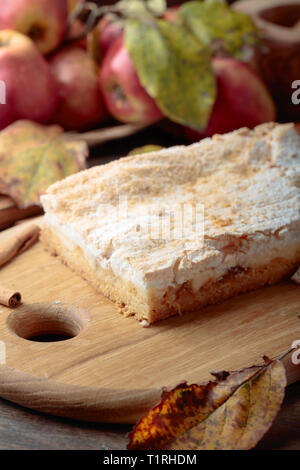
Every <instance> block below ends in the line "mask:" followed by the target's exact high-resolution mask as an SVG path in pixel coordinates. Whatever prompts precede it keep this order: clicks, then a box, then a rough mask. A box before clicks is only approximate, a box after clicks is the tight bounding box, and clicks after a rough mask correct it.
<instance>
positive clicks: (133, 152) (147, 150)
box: [128, 144, 164, 156]
mask: <svg viewBox="0 0 300 470" xmlns="http://www.w3.org/2000/svg"><path fill="white" fill-rule="evenodd" d="M163 148H164V147H162V146H161V145H154V144H148V145H143V146H142V147H137V148H135V149H132V150H131V151H130V152H129V154H128V155H130V156H132V155H141V154H142V153H151V152H156V151H157V150H161V149H163Z"/></svg>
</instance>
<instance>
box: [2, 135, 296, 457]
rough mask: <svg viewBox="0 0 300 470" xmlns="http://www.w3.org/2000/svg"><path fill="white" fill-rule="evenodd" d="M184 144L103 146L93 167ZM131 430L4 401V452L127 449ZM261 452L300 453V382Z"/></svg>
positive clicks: (161, 139)
mask: <svg viewBox="0 0 300 470" xmlns="http://www.w3.org/2000/svg"><path fill="white" fill-rule="evenodd" d="M150 143H155V144H159V145H173V144H176V143H180V141H178V140H176V139H175V138H174V137H171V136H168V137H166V134H164V133H163V132H161V131H158V130H155V131H149V130H148V131H144V132H142V133H140V134H139V135H137V136H132V137H130V138H127V139H124V140H121V141H118V142H113V143H109V144H105V145H103V146H102V147H101V148H98V149H94V150H93V151H92V158H91V160H90V165H91V166H92V165H97V164H101V163H106V162H107V161H110V160H111V159H113V158H116V157H117V156H119V155H125V154H126V153H128V151H130V150H131V149H132V148H134V147H138V146H142V145H145V144H150ZM130 429H131V427H130V426H120V425H101V424H94V423H84V422H78V421H71V420H64V419H60V418H55V417H52V416H48V415H43V414H40V413H37V412H33V411H31V410H27V409H24V408H21V407H19V406H17V405H15V404H12V403H9V402H7V401H5V400H2V399H0V450H4V449H9V450H17V449H19V450H21V449H26V450H31V449H34V450H54V449H55V450H75V449H77V450H117V449H125V448H126V442H127V439H126V434H127V432H128V431H130ZM257 449H284V450H288V449H289V450H300V382H298V383H296V384H293V385H291V386H289V387H288V388H287V393H286V398H285V401H284V404H283V406H282V409H281V411H280V413H279V415H278V417H277V419H276V420H275V422H274V423H273V426H272V428H271V429H270V430H269V432H268V433H267V434H266V435H265V437H264V439H263V440H262V441H261V442H260V443H259V445H258V446H257Z"/></svg>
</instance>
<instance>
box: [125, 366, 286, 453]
mask: <svg viewBox="0 0 300 470" xmlns="http://www.w3.org/2000/svg"><path fill="white" fill-rule="evenodd" d="M265 361H266V363H265V364H264V365H263V366H254V367H251V368H248V369H243V370H240V371H237V372H232V373H228V372H222V373H218V374H214V375H215V377H216V380H215V381H211V382H209V383H207V384H206V385H196V384H193V385H187V384H186V383H184V384H180V385H178V386H177V387H175V388H174V389H173V390H171V391H164V392H163V394H162V399H161V402H160V404H159V405H157V406H156V407H155V408H153V409H152V410H151V411H150V412H149V413H148V414H147V415H146V416H144V417H142V418H141V419H140V421H139V422H138V423H137V424H136V426H135V428H134V430H133V431H132V432H131V433H130V434H129V444H128V447H127V448H128V449H146V450H152V449H164V450H167V449H168V450H169V449H173V450H218V449H219V450H236V449H240V450H241V449H245V450H246V449H251V448H253V447H254V446H255V445H256V444H257V442H258V441H259V440H260V439H261V438H262V436H263V435H264V434H265V433H266V431H267V430H268V429H269V427H270V426H271V424H272V422H273V420H274V418H275V417H276V415H277V413H278V411H279V409H280V406H281V403H282V400H283V398H284V391H285V386H286V376H285V369H284V366H283V365H282V363H281V362H280V361H278V360H275V361H270V360H268V359H267V358H266V359H265Z"/></svg>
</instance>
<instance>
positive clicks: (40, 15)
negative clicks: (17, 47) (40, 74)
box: [0, 0, 68, 54]
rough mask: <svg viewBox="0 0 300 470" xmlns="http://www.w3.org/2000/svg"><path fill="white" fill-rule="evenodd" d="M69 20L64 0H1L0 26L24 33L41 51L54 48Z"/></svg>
mask: <svg viewBox="0 0 300 470" xmlns="http://www.w3.org/2000/svg"><path fill="white" fill-rule="evenodd" d="M67 19H68V4H67V0H1V2H0V29H14V30H16V31H19V32H20V33H23V34H26V35H27V36H29V37H30V38H31V39H32V40H33V41H34V42H35V45H36V46H37V48H38V49H39V51H40V52H41V53H42V54H48V53H49V52H51V51H53V50H54V49H56V47H57V46H58V45H59V44H60V42H61V41H62V39H63V36H64V34H65V31H66V26H67Z"/></svg>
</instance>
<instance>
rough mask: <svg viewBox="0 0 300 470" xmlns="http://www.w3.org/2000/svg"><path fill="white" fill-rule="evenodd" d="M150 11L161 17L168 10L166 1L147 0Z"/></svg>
mask: <svg viewBox="0 0 300 470" xmlns="http://www.w3.org/2000/svg"><path fill="white" fill-rule="evenodd" d="M147 7H148V9H149V10H150V11H151V12H152V13H153V14H154V15H156V16H161V15H162V14H163V13H164V12H165V11H166V9H167V2H166V0H147Z"/></svg>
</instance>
